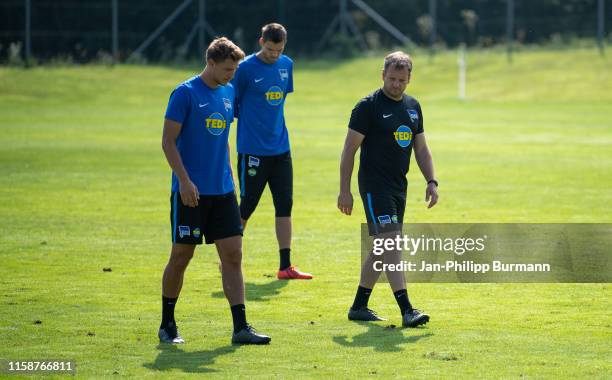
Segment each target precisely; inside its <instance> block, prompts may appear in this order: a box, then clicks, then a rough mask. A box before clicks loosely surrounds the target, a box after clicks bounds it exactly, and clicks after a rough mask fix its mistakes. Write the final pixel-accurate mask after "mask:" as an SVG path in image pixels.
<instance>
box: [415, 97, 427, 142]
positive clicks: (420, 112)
mask: <svg viewBox="0 0 612 380" xmlns="http://www.w3.org/2000/svg"><path fill="white" fill-rule="evenodd" d="M416 109H417V112H418V114H419V125H418V126H417V130H416V132H415V133H414V134H415V135H418V134H419V133H423V132H424V131H425V130H424V129H423V111H421V105H420V104H419V103H417V106H416Z"/></svg>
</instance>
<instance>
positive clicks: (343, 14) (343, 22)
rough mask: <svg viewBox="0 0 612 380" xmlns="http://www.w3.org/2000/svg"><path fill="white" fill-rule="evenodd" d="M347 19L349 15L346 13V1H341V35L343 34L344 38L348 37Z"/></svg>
mask: <svg viewBox="0 0 612 380" xmlns="http://www.w3.org/2000/svg"><path fill="white" fill-rule="evenodd" d="M347 17H348V15H347V13H346V0H340V33H342V35H343V36H346V35H347V28H346V27H347V25H346V18H347Z"/></svg>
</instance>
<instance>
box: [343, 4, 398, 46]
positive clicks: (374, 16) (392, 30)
mask: <svg viewBox="0 0 612 380" xmlns="http://www.w3.org/2000/svg"><path fill="white" fill-rule="evenodd" d="M352 2H353V4H354V5H355V6H356V7H357V8H359V9H361V10H362V11H363V12H364V13H365V14H367V15H368V16H370V18H371V19H372V20H374V22H376V23H377V24H378V25H380V26H381V27H382V28H383V29H384V30H386V31H387V32H389V34H391V35H392V36H393V37H395V38H397V40H399V41H400V42H401V43H402V44H404V45H407V44H408V43H409V42H410V39H409V38H408V37H406V36H405V35H404V34H402V32H400V31H399V30H398V29H397V28H396V27H394V26H393V25H391V23H390V22H389V21H387V20H385V18H384V17H382V16H381V15H379V14H378V13H377V12H376V11H375V10H374V9H372V8H371V7H370V6H369V5H368V4H366V3H365V2H364V1H363V0H352Z"/></svg>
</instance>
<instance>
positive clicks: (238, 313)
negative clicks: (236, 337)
mask: <svg viewBox="0 0 612 380" xmlns="http://www.w3.org/2000/svg"><path fill="white" fill-rule="evenodd" d="M230 309H231V310H232V321H233V322H234V332H235V333H237V332H238V331H240V330H242V329H243V328H245V327H246V325H247V321H246V309H245V307H244V305H243V304H238V305H234V306H232V307H231V308H230Z"/></svg>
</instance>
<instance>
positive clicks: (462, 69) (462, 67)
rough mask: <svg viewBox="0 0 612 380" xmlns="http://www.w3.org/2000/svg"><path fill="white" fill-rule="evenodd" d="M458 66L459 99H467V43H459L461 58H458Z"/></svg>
mask: <svg viewBox="0 0 612 380" xmlns="http://www.w3.org/2000/svg"><path fill="white" fill-rule="evenodd" d="M457 63H458V68H459V83H458V87H459V88H458V90H459V91H458V92H459V94H458V95H459V99H460V100H465V80H466V71H467V63H466V60H465V44H463V43H462V44H461V45H459V58H458V60H457Z"/></svg>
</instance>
